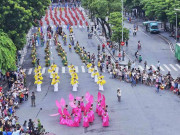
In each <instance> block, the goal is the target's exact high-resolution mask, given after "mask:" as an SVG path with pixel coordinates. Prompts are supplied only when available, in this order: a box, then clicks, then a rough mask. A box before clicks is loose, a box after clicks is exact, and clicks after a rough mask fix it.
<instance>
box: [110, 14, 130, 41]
mask: <svg viewBox="0 0 180 135" xmlns="http://www.w3.org/2000/svg"><path fill="white" fill-rule="evenodd" d="M109 23H110V24H111V28H112V38H111V40H112V41H115V42H118V43H119V44H120V43H121V41H122V14H121V13H120V12H113V13H111V14H110V16H109ZM128 38H129V30H128V29H127V28H123V40H124V39H128Z"/></svg>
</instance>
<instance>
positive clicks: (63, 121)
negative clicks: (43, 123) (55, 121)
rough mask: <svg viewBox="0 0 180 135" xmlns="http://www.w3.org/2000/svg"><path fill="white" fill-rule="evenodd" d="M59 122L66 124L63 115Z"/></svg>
mask: <svg viewBox="0 0 180 135" xmlns="http://www.w3.org/2000/svg"><path fill="white" fill-rule="evenodd" d="M60 124H61V125H66V124H67V122H66V119H65V118H64V117H61V120H60Z"/></svg>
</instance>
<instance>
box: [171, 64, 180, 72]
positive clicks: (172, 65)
mask: <svg viewBox="0 0 180 135" xmlns="http://www.w3.org/2000/svg"><path fill="white" fill-rule="evenodd" d="M169 65H170V66H171V67H172V68H173V69H174V70H175V71H178V70H177V69H176V68H175V67H174V66H173V65H172V64H169Z"/></svg>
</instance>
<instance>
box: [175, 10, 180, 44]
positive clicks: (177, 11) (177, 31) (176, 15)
mask: <svg viewBox="0 0 180 135" xmlns="http://www.w3.org/2000/svg"><path fill="white" fill-rule="evenodd" d="M174 10H175V11H176V13H175V14H176V43H177V36H178V20H177V19H178V13H177V12H178V11H180V9H174Z"/></svg>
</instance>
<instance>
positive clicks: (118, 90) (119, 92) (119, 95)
mask: <svg viewBox="0 0 180 135" xmlns="http://www.w3.org/2000/svg"><path fill="white" fill-rule="evenodd" d="M117 97H118V102H120V101H121V90H120V88H118V89H117Z"/></svg>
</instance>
